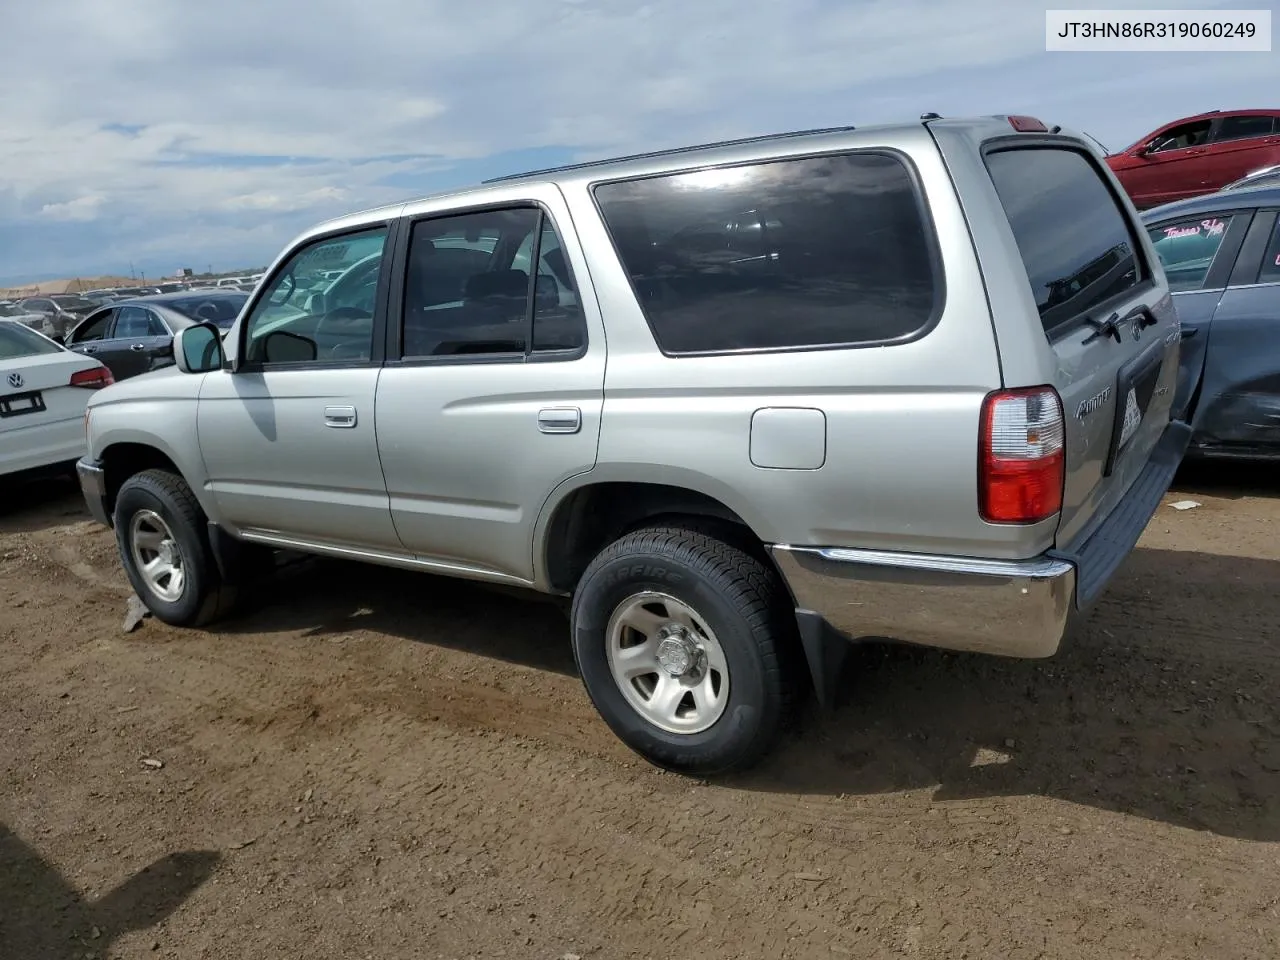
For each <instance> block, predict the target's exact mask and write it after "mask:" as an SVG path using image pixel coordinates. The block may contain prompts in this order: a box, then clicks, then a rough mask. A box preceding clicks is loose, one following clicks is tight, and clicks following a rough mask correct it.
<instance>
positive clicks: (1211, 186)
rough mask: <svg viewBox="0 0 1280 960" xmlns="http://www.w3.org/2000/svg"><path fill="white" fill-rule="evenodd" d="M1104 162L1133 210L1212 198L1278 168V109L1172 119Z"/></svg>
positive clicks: (1279, 160) (1279, 112)
mask: <svg viewBox="0 0 1280 960" xmlns="http://www.w3.org/2000/svg"><path fill="white" fill-rule="evenodd" d="M1107 163H1108V165H1110V167H1111V169H1112V170H1113V171H1115V175H1116V176H1117V177H1118V178H1119V180H1120V183H1121V184H1122V185H1123V186H1124V189H1125V191H1126V192H1127V193H1128V194H1129V196H1130V197H1131V198H1132V199H1133V203H1134V206H1136V207H1138V208H1139V209H1146V208H1147V207H1154V206H1157V205H1158V204H1161V203H1169V202H1171V201H1173V200H1184V199H1186V198H1187V197H1196V196H1199V195H1200V194H1205V193H1214V192H1215V191H1217V190H1220V189H1222V188H1223V187H1225V186H1226V185H1227V184H1228V183H1231V182H1232V181H1234V180H1239V179H1240V178H1241V177H1243V176H1245V175H1247V174H1249V173H1252V172H1253V171H1255V170H1257V169H1259V168H1261V167H1270V166H1273V165H1275V164H1280V110H1231V111H1222V110H1214V111H1213V112H1212V113H1202V114H1200V115H1199V116H1196V117H1185V118H1183V119H1182V120H1175V121H1174V122H1173V123H1170V124H1168V125H1166V126H1163V127H1161V128H1160V129H1159V130H1156V131H1154V132H1153V133H1151V134H1149V135H1148V136H1145V137H1143V138H1142V139H1141V140H1139V141H1138V142H1137V143H1135V144H1134V145H1133V146H1131V147H1129V148H1127V149H1125V150H1123V151H1121V152H1120V153H1113V154H1111V155H1110V156H1108V157H1107Z"/></svg>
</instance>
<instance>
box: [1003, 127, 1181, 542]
mask: <svg viewBox="0 0 1280 960" xmlns="http://www.w3.org/2000/svg"><path fill="white" fill-rule="evenodd" d="M984 160H985V163H986V167H987V170H988V173H989V175H990V177H991V182H992V183H993V184H994V185H995V189H996V193H997V195H998V197H999V202H1000V204H1001V206H1002V207H1003V208H1004V211H1005V215H1006V217H1007V219H1008V229H1009V230H1010V231H1011V232H1012V235H1013V239H1014V242H1015V244H1016V246H1017V249H1018V253H1019V255H1020V258H1021V260H1022V265H1023V268H1024V269H1023V280H1024V282H1026V281H1029V287H1024V294H1027V293H1029V294H1031V296H1030V297H1029V298H1024V302H1023V305H1022V307H1021V309H1020V310H1019V312H1020V313H1022V315H1023V322H1029V323H1035V324H1038V325H1039V326H1040V327H1041V330H1042V331H1043V335H1044V337H1045V340H1046V341H1047V343H1048V344H1049V347H1050V350H1051V352H1052V358H1053V363H1052V371H1051V376H1050V378H1049V382H1050V383H1051V384H1052V385H1053V386H1054V387H1055V388H1056V389H1057V391H1058V394H1059V396H1061V397H1062V403H1063V414H1064V417H1065V420H1066V479H1065V483H1064V488H1063V504H1062V515H1061V519H1060V522H1059V526H1058V531H1057V538H1056V543H1057V545H1058V546H1060V547H1063V546H1067V545H1069V544H1072V543H1075V542H1077V541H1078V540H1079V539H1080V538H1082V537H1084V536H1087V535H1088V534H1089V533H1091V532H1092V524H1093V522H1094V521H1095V520H1101V519H1103V518H1105V516H1106V515H1107V514H1109V513H1110V512H1111V509H1112V508H1113V507H1114V505H1115V503H1116V502H1117V501H1118V500H1119V499H1120V497H1121V496H1123V495H1124V493H1125V491H1126V490H1128V488H1129V486H1130V485H1131V484H1132V483H1133V481H1134V480H1135V479H1136V478H1137V476H1138V474H1139V473H1140V472H1141V471H1142V469H1143V467H1145V466H1146V463H1147V459H1148V457H1149V455H1150V453H1151V451H1152V450H1153V449H1154V448H1155V446H1156V443H1157V442H1158V441H1159V439H1160V437H1161V435H1162V434H1163V433H1164V429H1165V426H1166V425H1167V424H1168V422H1169V414H1170V410H1171V407H1172V404H1173V396H1174V390H1175V387H1176V384H1177V373H1178V351H1179V345H1178V340H1179V332H1178V321H1177V316H1176V313H1175V311H1174V309H1173V303H1172V299H1171V297H1170V296H1169V290H1168V286H1167V283H1166V281H1165V278H1164V276H1163V272H1162V271H1159V270H1158V263H1157V261H1156V259H1155V257H1154V256H1152V249H1151V245H1150V242H1149V241H1148V239H1147V237H1146V233H1145V231H1144V230H1143V229H1142V227H1141V224H1140V223H1139V222H1138V220H1137V216H1136V213H1135V212H1134V211H1133V208H1132V206H1131V205H1130V204H1129V203H1127V202H1126V201H1123V200H1122V199H1121V195H1120V190H1119V185H1118V184H1117V183H1116V182H1115V180H1114V177H1112V176H1111V175H1110V173H1109V172H1106V171H1105V169H1104V167H1103V166H1102V164H1100V163H1098V161H1097V159H1096V157H1095V156H1094V155H1093V154H1092V152H1091V151H1089V150H1088V149H1086V148H1084V147H1083V146H1081V147H1078V148H1077V147H1075V146H1073V144H1072V141H1070V140H1067V139H1065V138H1056V137H1042V138H1023V137H1015V138H1003V139H1001V140H997V141H994V142H992V143H989V144H988V145H987V146H986V148H985V150H984ZM1153 266H1154V267H1155V269H1153ZM1002 359H1003V356H1002ZM1044 372H1050V371H1048V370H1043V371H1035V370H1034V368H1033V369H1029V370H1028V371H1026V374H1023V372H1022V371H1019V370H1014V369H1010V366H1009V365H1006V367H1005V376H1006V378H1011V377H1012V378H1017V377H1019V376H1020V375H1030V376H1032V377H1033V378H1034V379H1037V380H1041V382H1043V373H1044ZM1037 373H1039V374H1040V376H1036V374H1037ZM1008 385H1009V386H1032V385H1035V384H1033V383H1009V384H1008Z"/></svg>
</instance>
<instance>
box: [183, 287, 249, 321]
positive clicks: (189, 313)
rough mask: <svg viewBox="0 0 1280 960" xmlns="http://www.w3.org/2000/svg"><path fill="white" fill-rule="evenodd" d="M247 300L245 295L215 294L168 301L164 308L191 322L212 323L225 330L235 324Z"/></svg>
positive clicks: (247, 297)
mask: <svg viewBox="0 0 1280 960" xmlns="http://www.w3.org/2000/svg"><path fill="white" fill-rule="evenodd" d="M248 299H249V295H248V294H247V293H217V294H209V295H207V296H196V297H183V298H181V299H179V300H170V301H168V302H167V303H166V304H165V306H167V307H169V308H170V309H171V310H176V311H177V312H178V313H180V314H182V315H183V316H184V317H187V318H189V319H191V320H196V321H202V322H208V323H212V324H215V325H216V326H219V327H222V328H223V329H226V328H228V327H230V326H231V325H232V324H233V323H235V320H236V317H237V316H239V315H240V310H241V309H242V308H243V307H244V305H245V301H246V300H248Z"/></svg>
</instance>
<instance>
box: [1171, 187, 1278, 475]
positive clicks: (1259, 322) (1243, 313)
mask: <svg viewBox="0 0 1280 960" xmlns="http://www.w3.org/2000/svg"><path fill="white" fill-rule="evenodd" d="M1274 231H1275V212H1274V211H1267V212H1264V213H1260V214H1258V216H1256V217H1255V219H1254V223H1253V226H1252V228H1251V229H1250V232H1249V236H1248V237H1247V238H1246V240H1245V243H1244V245H1243V247H1242V249H1241V253H1240V258H1239V260H1238V261H1237V264H1236V271H1235V272H1234V274H1233V284H1234V283H1237V282H1238V281H1239V280H1243V281H1244V282H1243V283H1238V285H1233V286H1230V287H1228V288H1227V289H1226V291H1225V292H1224V293H1223V295H1222V297H1221V299H1220V300H1219V302H1218V304H1217V307H1216V309H1215V310H1214V314H1213V322H1212V324H1211V325H1210V329H1209V331H1208V337H1209V339H1208V343H1207V345H1206V347H1205V360H1204V373H1203V376H1202V379H1201V385H1200V392H1199V397H1198V398H1197V400H1196V402H1195V407H1194V412H1193V419H1192V426H1193V427H1194V428H1195V431H1196V437H1195V443H1196V446H1197V448H1198V449H1200V450H1201V451H1202V452H1205V453H1217V454H1221V455H1230V454H1232V453H1235V454H1240V455H1256V454H1267V455H1270V456H1280V278H1277V279H1276V280H1269V279H1267V280H1266V282H1257V281H1258V279H1259V274H1260V272H1263V274H1264V277H1268V276H1269V274H1267V273H1265V272H1264V271H1262V269H1261V268H1262V267H1263V260H1264V258H1265V257H1268V256H1270V255H1271V251H1270V249H1269V247H1270V246H1271V244H1268V243H1267V242H1266V241H1267V240H1268V239H1270V237H1271V236H1273V235H1274ZM1259 240H1261V242H1259Z"/></svg>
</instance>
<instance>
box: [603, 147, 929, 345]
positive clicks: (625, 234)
mask: <svg viewBox="0 0 1280 960" xmlns="http://www.w3.org/2000/svg"><path fill="white" fill-rule="evenodd" d="M595 198H596V202H597V204H598V205H599V207H600V212H601V215H602V216H603V218H604V222H605V225H606V227H607V228H608V230H609V233H610V234H611V236H612V238H613V242H614V245H615V246H616V248H617V251H618V254H619V257H620V258H621V261H622V266H623V268H624V269H625V270H626V271H627V274H628V275H629V277H630V279H631V283H632V285H633V287H634V289H635V292H636V296H637V298H638V300H639V303H640V306H641V309H643V311H644V313H645V316H646V318H647V319H648V321H649V325H650V327H651V328H652V330H653V334H654V337H655V338H656V340H657V342H658V345H659V347H660V348H661V349H662V350H663V351H664V352H665V353H668V354H695V353H724V352H730V351H739V350H788V349H797V348H800V349H803V348H815V347H842V346H863V345H868V344H878V343H892V342H894V341H901V340H904V339H908V338H911V337H913V336H915V335H917V334H919V333H920V332H921V331H923V330H924V329H925V328H926V327H928V326H929V325H930V323H931V321H932V319H933V318H934V316H935V315H936V312H937V307H938V306H939V305H940V300H941V287H940V282H939V279H938V278H937V277H936V276H935V269H934V263H935V260H934V257H933V248H932V242H931V241H932V235H931V233H930V229H931V228H930V227H928V226H927V225H926V223H925V220H924V217H923V213H922V206H921V203H920V201H919V198H918V196H917V193H916V188H915V184H914V182H913V180H912V177H911V174H910V172H909V171H908V169H907V167H906V166H905V164H904V163H903V162H902V161H901V160H899V159H898V158H896V157H894V156H889V155H886V154H878V153H857V154H845V155H838V156H824V157H807V158H802V159H796V160H775V161H770V162H767V163H758V164H752V165H749V166H736V167H721V168H714V169H708V170H699V171H694V172H690V173H680V174H671V175H664V176H659V177H652V178H648V179H644V180H632V181H623V182H617V183H605V184H600V185H598V186H597V187H596V188H595Z"/></svg>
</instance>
